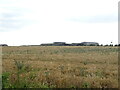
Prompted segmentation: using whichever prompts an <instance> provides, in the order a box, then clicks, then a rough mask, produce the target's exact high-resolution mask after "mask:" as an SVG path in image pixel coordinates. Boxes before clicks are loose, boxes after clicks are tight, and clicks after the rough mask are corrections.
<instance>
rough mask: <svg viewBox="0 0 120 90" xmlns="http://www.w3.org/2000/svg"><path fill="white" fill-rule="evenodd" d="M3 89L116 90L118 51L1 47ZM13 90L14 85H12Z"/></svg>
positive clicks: (113, 49) (82, 48)
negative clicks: (78, 89)
mask: <svg viewBox="0 0 120 90" xmlns="http://www.w3.org/2000/svg"><path fill="white" fill-rule="evenodd" d="M2 58H3V59H2V60H3V73H6V72H9V73H10V75H9V76H8V80H7V82H9V83H8V84H9V85H8V84H5V85H6V86H4V87H13V86H14V84H16V83H17V82H18V76H17V75H18V74H17V72H18V69H19V68H17V65H16V64H15V61H17V62H19V63H20V64H22V65H23V68H22V69H20V73H19V81H20V82H19V83H18V84H20V85H19V86H21V87H35V88H37V87H43V88H45V87H55V88H67V87H68V88H117V87H118V48H117V47H101V46H100V47H98V46H91V47H88V46H85V47H84V46H48V47H47V46H28V47H23V46H21V47H3V57H2ZM14 87H17V86H14Z"/></svg>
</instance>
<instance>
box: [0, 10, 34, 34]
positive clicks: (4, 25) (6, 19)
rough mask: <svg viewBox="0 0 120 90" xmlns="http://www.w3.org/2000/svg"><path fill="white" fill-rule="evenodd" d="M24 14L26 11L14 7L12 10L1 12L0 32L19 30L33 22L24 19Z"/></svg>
mask: <svg viewBox="0 0 120 90" xmlns="http://www.w3.org/2000/svg"><path fill="white" fill-rule="evenodd" d="M23 15H24V13H21V12H19V11H14V10H12V9H11V12H6V13H0V18H1V19H0V32H4V31H5V32H6V31H13V30H18V29H20V28H23V27H24V26H26V25H30V24H32V20H27V19H22V16H23ZM19 18H21V19H19Z"/></svg>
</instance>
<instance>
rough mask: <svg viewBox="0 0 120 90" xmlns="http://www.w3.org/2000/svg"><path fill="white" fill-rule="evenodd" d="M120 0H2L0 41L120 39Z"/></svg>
mask: <svg viewBox="0 0 120 90" xmlns="http://www.w3.org/2000/svg"><path fill="white" fill-rule="evenodd" d="M118 1H119V0H0V43H5V44H8V45H31V44H33V45H35V44H37V45H39V44H41V43H52V42H60V41H61V42H66V43H79V42H84V41H89V42H98V43H100V44H110V43H111V42H113V44H117V43H118Z"/></svg>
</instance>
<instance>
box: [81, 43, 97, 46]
mask: <svg viewBox="0 0 120 90" xmlns="http://www.w3.org/2000/svg"><path fill="white" fill-rule="evenodd" d="M80 44H81V46H98V45H99V43H97V42H82V43H80Z"/></svg>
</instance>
